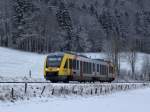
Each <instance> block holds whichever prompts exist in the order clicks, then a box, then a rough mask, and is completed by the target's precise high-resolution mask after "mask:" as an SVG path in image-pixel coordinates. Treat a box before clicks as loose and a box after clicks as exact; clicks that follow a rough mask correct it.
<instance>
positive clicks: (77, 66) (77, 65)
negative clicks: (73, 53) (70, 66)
mask: <svg viewBox="0 0 150 112" xmlns="http://www.w3.org/2000/svg"><path fill="white" fill-rule="evenodd" d="M77 70H79V61H78V60H77Z"/></svg>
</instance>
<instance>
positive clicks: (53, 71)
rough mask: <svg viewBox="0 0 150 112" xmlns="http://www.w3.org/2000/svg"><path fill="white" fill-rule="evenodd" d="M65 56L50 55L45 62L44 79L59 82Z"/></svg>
mask: <svg viewBox="0 0 150 112" xmlns="http://www.w3.org/2000/svg"><path fill="white" fill-rule="evenodd" d="M62 59H63V55H55V54H54V55H48V56H47V57H46V60H45V66H44V77H45V79H46V80H52V81H53V80H55V81H56V80H57V78H58V77H57V76H58V75H59V72H60V66H61V62H62Z"/></svg>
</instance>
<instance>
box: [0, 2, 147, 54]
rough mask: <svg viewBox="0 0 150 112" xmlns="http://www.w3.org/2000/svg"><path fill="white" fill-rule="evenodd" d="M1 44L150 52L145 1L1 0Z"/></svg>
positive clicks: (23, 47) (32, 48)
mask: <svg viewBox="0 0 150 112" xmlns="http://www.w3.org/2000/svg"><path fill="white" fill-rule="evenodd" d="M0 5H1V6H0V46H5V47H9V48H14V49H20V50H24V51H30V52H38V53H49V52H54V51H75V52H102V51H106V50H109V49H113V48H115V50H116V52H124V51H129V50H135V51H138V52H145V53H150V44H149V43H150V37H149V36H150V32H149V31H150V8H149V6H150V1H149V0H92V1H91V0H1V1H0Z"/></svg>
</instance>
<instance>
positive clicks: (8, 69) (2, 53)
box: [0, 47, 145, 80]
mask: <svg viewBox="0 0 150 112" xmlns="http://www.w3.org/2000/svg"><path fill="white" fill-rule="evenodd" d="M84 55H86V56H88V57H91V58H95V59H98V58H99V59H106V55H105V54H104V53H84ZM144 55H145V54H142V53H138V59H137V60H138V61H137V64H136V69H137V70H140V69H141V66H142V61H143V57H144ZM45 56H46V55H41V54H37V53H29V52H23V51H19V50H13V49H9V48H3V47H0V80H5V79H9V78H10V77H12V78H14V79H13V80H15V79H18V80H21V79H19V78H20V77H23V78H24V77H26V78H29V71H30V70H31V73H32V77H33V78H39V79H42V80H43V79H44V78H43V66H44V60H45ZM121 69H124V70H130V65H129V64H128V62H127V59H126V57H123V56H122V58H121ZM138 72H139V71H138Z"/></svg>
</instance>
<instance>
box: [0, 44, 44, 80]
mask: <svg viewBox="0 0 150 112" xmlns="http://www.w3.org/2000/svg"><path fill="white" fill-rule="evenodd" d="M44 59H45V55H40V54H36V53H28V52H23V51H18V50H12V49H8V48H3V47H0V76H2V77H13V78H15V77H25V76H26V77H29V71H30V70H31V72H32V77H34V78H43V64H44Z"/></svg>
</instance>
